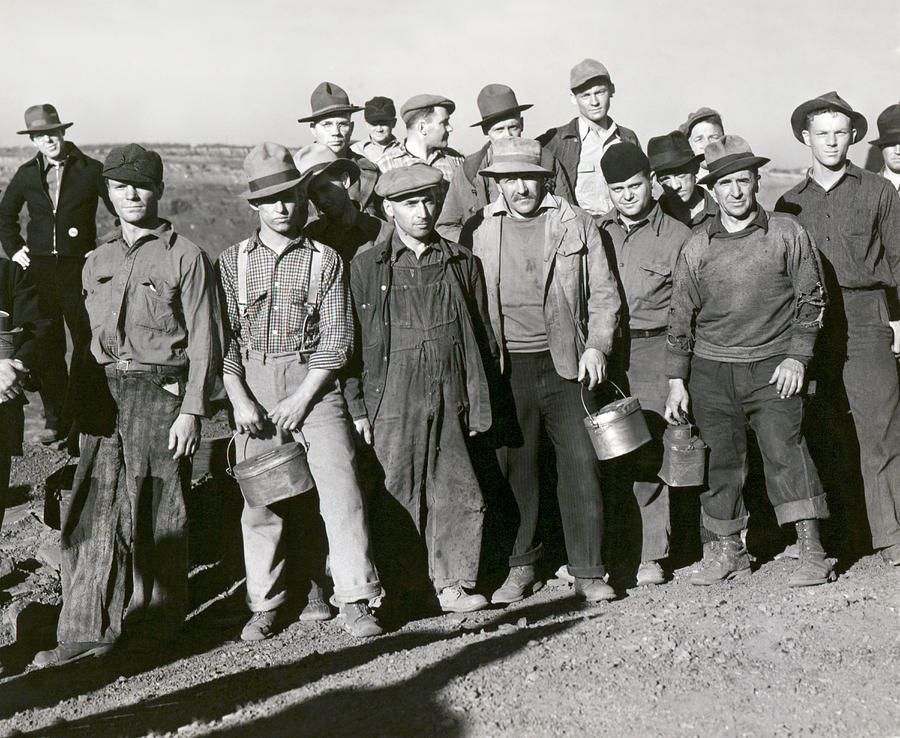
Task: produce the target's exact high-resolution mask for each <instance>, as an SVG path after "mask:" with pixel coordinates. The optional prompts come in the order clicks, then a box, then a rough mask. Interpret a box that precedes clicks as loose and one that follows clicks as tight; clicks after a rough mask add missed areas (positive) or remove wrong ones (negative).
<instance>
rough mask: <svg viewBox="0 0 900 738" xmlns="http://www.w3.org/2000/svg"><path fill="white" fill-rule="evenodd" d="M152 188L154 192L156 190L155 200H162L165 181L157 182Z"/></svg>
mask: <svg viewBox="0 0 900 738" xmlns="http://www.w3.org/2000/svg"><path fill="white" fill-rule="evenodd" d="M153 189H154V192H156V199H157V200H162V196H163V192H165V191H166V183H165V182H158V183H157V184H156V185H155V186H154V188H153Z"/></svg>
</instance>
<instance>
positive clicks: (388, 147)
mask: <svg viewBox="0 0 900 738" xmlns="http://www.w3.org/2000/svg"><path fill="white" fill-rule="evenodd" d="M398 148H400V142H399V141H398V140H397V139H396V138H394V137H393V136H391V140H390V141H388V142H387V143H386V144H380V143H375V142H374V141H373V140H372V139H371V138H367V139H366V140H365V141H354V142H353V143H352V144H350V150H351V151H354V152H356V153H357V154H359V155H360V156H364V157H366V159H368V160H369V161H370V162H372V163H373V164H376V165H377V164H378V160H379V159H380V158H381V157H382V156H384V155H385V154H386V153H388V152H390V151H393V150H395V149H398Z"/></svg>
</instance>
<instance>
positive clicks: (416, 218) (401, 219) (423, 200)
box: [384, 190, 437, 241]
mask: <svg viewBox="0 0 900 738" xmlns="http://www.w3.org/2000/svg"><path fill="white" fill-rule="evenodd" d="M384 211H385V212H386V213H387V215H388V217H389V218H393V219H394V224H395V225H396V226H397V228H399V229H400V230H401V231H403V232H404V233H406V234H408V235H410V236H412V237H413V238H415V239H418V240H419V241H425V240H426V239H427V238H428V237H429V236H430V235H431V231H432V230H433V229H434V219H435V218H436V217H437V201H436V200H435V197H434V192H433V191H430V190H429V191H426V192H419V193H416V194H414V195H413V196H412V197H407V198H406V199H404V200H385V201H384Z"/></svg>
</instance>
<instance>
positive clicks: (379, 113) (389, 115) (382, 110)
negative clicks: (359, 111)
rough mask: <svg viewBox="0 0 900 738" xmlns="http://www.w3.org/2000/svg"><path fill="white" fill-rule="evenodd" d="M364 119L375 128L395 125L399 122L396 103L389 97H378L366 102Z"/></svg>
mask: <svg viewBox="0 0 900 738" xmlns="http://www.w3.org/2000/svg"><path fill="white" fill-rule="evenodd" d="M363 118H365V119H366V123H369V124H371V125H373V126H377V125H380V124H383V123H393V122H394V121H395V120H397V109H396V108H395V107H394V101H393V100H391V98H389V97H381V96H380V95H376V96H375V97H373V98H372V99H371V100H367V101H366V106H365V108H364V112H363Z"/></svg>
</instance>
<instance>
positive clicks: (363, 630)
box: [340, 600, 384, 638]
mask: <svg viewBox="0 0 900 738" xmlns="http://www.w3.org/2000/svg"><path fill="white" fill-rule="evenodd" d="M340 618H341V625H342V626H343V628H344V630H346V631H347V632H348V633H349V634H350V635H352V636H356V637H357V638H370V637H372V636H377V635H381V634H382V633H384V628H382V627H381V626H380V625H379V624H378V621H377V620H376V619H375V615H374V614H372V611H371V610H370V609H369V605H368V603H367V602H365V601H362V600H360V601H359V602H347V603H346V604H343V605H341V615H340Z"/></svg>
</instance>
